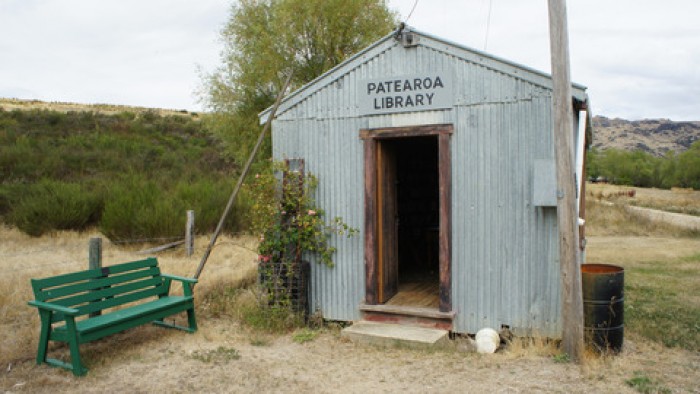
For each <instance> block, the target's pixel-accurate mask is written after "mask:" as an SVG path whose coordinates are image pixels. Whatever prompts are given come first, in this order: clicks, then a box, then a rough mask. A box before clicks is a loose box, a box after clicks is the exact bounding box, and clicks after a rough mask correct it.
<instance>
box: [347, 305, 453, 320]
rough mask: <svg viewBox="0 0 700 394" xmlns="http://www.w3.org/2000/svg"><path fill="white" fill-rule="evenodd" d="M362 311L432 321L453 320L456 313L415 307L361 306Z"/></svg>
mask: <svg viewBox="0 0 700 394" xmlns="http://www.w3.org/2000/svg"><path fill="white" fill-rule="evenodd" d="M360 310H361V311H363V312H381V313H391V314H395V315H406V316H420V317H427V318H431V319H453V318H454V317H455V313H454V312H441V311H439V310H437V309H435V308H422V307H415V306H398V305H360Z"/></svg>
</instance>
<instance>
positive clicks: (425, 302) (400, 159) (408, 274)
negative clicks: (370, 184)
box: [380, 136, 440, 308]
mask: <svg viewBox="0 0 700 394" xmlns="http://www.w3.org/2000/svg"><path fill="white" fill-rule="evenodd" d="M380 150H391V151H392V153H393V155H394V156H395V160H396V165H388V168H385V169H384V171H387V170H389V169H390V170H392V171H395V172H396V173H395V174H391V177H392V178H393V179H395V186H396V193H395V194H388V195H385V196H382V197H383V198H384V201H382V203H383V205H384V206H385V207H386V206H392V205H394V204H395V205H396V212H395V214H396V226H395V231H396V232H397V234H396V236H397V240H396V244H397V245H396V248H397V251H396V252H397V253H396V261H394V262H390V261H383V264H384V266H385V267H386V266H387V265H388V264H396V265H397V268H398V270H397V271H398V273H397V278H398V286H397V288H398V291H397V292H396V294H395V295H392V296H391V298H388V299H387V300H386V304H388V305H401V306H419V307H430V308H437V307H438V304H439V298H438V294H439V282H440V276H439V271H440V264H439V231H440V193H439V191H440V190H439V186H440V185H439V179H440V178H439V168H438V139H437V136H421V137H406V138H396V139H391V140H385V141H382V142H381V143H380ZM383 164H384V165H387V163H386V161H385V162H384V163H383ZM380 171H382V170H381V169H380ZM386 198H395V199H396V201H395V202H389V201H386ZM387 230H388V229H385V230H384V231H385V233H386V231H387Z"/></svg>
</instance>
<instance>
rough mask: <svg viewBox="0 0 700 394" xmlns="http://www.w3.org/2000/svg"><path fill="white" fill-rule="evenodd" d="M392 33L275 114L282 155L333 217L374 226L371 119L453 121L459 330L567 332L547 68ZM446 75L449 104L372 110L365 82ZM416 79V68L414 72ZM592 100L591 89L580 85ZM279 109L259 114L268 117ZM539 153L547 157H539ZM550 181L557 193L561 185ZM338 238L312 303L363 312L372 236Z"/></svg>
mask: <svg viewBox="0 0 700 394" xmlns="http://www.w3.org/2000/svg"><path fill="white" fill-rule="evenodd" d="M412 34H414V36H413V39H414V41H413V43H412V45H410V46H408V47H407V46H404V45H403V44H402V42H401V41H400V40H397V39H396V38H395V37H394V35H393V34H392V35H389V36H386V37H384V38H383V39H381V40H379V41H377V42H376V43H375V44H373V45H372V46H370V47H368V48H367V49H365V50H364V51H362V52H360V53H358V54H357V55H355V56H354V57H352V58H350V59H349V60H347V61H346V62H344V63H342V64H340V65H338V66H337V67H335V68H334V69H332V70H330V71H329V72H327V73H325V74H324V75H322V76H320V77H319V78H317V79H315V80H314V81H312V82H311V83H309V84H307V85H306V86H304V87H302V88H300V89H299V90H297V91H295V92H294V93H292V94H291V95H289V96H288V97H287V98H286V99H285V100H284V101H283V102H282V104H281V106H280V108H279V110H278V112H277V118H276V119H275V120H274V121H273V124H272V138H273V156H274V157H275V158H277V159H282V158H293V157H300V158H304V159H305V163H306V168H307V169H308V171H310V172H312V173H314V174H315V175H316V176H317V177H318V179H319V188H318V191H317V196H316V197H317V202H318V204H319V206H320V207H322V208H323V209H325V210H326V212H327V216H328V217H335V216H340V217H342V218H343V219H344V220H345V221H346V222H347V223H348V224H350V225H351V226H353V227H356V228H358V229H363V227H364V221H365V217H364V212H365V205H364V204H365V197H364V194H363V185H364V180H365V173H364V166H363V152H364V148H363V140H362V139H360V138H359V131H360V130H362V129H374V128H389V127H401V126H418V125H437V124H451V125H452V126H453V132H452V134H451V136H450V150H451V160H452V163H451V184H452V185H451V190H452V192H451V206H450V211H451V227H452V234H451V237H452V239H451V256H452V258H451V275H452V286H451V301H452V310H453V311H454V312H455V318H454V327H453V329H454V331H456V332H463V333H474V332H476V331H477V330H479V329H480V328H483V327H486V326H489V327H495V328H499V327H501V325H502V324H506V325H508V326H510V327H511V328H512V329H514V330H515V331H516V332H519V333H523V334H535V335H546V336H555V337H556V336H559V335H560V331H561V319H560V288H559V262H558V243H557V231H556V223H557V220H556V208H555V207H552V206H551V204H547V203H541V202H538V204H539V205H535V200H537V201H546V200H547V198H546V194H547V192H545V193H544V195H545V197H542V196H543V193H542V190H538V191H537V193H536V191H535V190H534V187H535V184H538V185H539V184H545V185H546V184H552V183H551V182H550V181H551V177H553V176H554V174H548V171H545V170H536V168H539V169H541V168H547V167H548V164H547V163H551V162H552V161H553V160H554V141H553V135H552V115H551V105H552V102H551V100H552V95H551V79H550V76H549V75H546V74H543V73H541V72H538V71H535V70H532V69H529V68H526V67H523V66H521V65H517V64H515V63H512V62H508V61H506V60H503V59H499V58H496V57H494V56H491V55H488V54H485V53H482V52H479V51H476V50H473V49H469V48H466V47H463V46H460V45H456V44H454V43H450V42H447V41H445V40H442V39H439V38H436V37H432V36H430V35H428V34H424V33H420V32H412ZM416 75H431V76H432V75H442V76H445V78H444V79H445V81H446V82H447V83H450V85H451V89H452V92H451V94H450V96H451V97H452V103H451V105H450V106H449V107H448V108H439V109H430V108H426V109H425V110H418V111H408V110H407V109H404V110H403V112H394V113H379V114H367V113H364V114H363V110H362V109H361V106H360V104H358V100H360V99H362V96H363V95H365V94H366V93H367V92H362V91H359V90H360V89H362V88H363V87H364V86H367V83H366V81H373V80H382V79H386V78H389V79H390V80H393V79H394V78H396V79H399V80H402V81H403V80H404V76H416ZM409 80H410V78H409ZM573 94H574V99H575V100H576V101H579V102H586V101H587V97H586V92H585V88H584V87H582V86H580V85H574V87H573ZM268 113H269V110H268V111H265V112H263V113H261V115H260V118H261V121H265V120H266V117H267V115H268ZM536 163H539V164H536ZM553 192H554V190H551V191H550V192H549V193H553ZM331 242H332V243H333V244H334V245H335V246H336V247H337V249H338V252H337V254H336V256H335V258H334V260H335V262H336V266H335V267H334V268H327V267H324V266H321V265H313V268H312V283H311V289H312V294H311V302H312V307H313V308H318V309H319V310H320V311H322V313H323V315H324V317H325V318H327V319H334V320H358V319H359V318H360V310H359V306H360V304H361V303H362V302H363V301H364V300H365V298H366V294H365V289H366V283H365V281H366V272H365V262H364V254H365V251H364V242H363V235H362V234H361V235H360V236H357V237H354V238H351V239H345V238H334V239H332V240H331Z"/></svg>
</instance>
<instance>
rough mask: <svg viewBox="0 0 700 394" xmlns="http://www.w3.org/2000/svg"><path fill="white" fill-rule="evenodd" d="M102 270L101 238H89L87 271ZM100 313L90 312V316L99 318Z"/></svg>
mask: <svg viewBox="0 0 700 394" xmlns="http://www.w3.org/2000/svg"><path fill="white" fill-rule="evenodd" d="M100 268H102V238H99V237H96V238H90V244H89V247H88V269H91V270H94V269H100ZM101 314H102V312H100V311H97V312H92V313H90V316H91V317H92V316H99V315H101Z"/></svg>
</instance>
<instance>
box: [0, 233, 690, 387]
mask: <svg viewBox="0 0 700 394" xmlns="http://www.w3.org/2000/svg"><path fill="white" fill-rule="evenodd" d="M0 232H1V234H0V236H2V238H1V239H2V242H0V260H2V265H3V266H4V267H5V268H6V270H7V269H9V268H11V273H13V275H15V276H14V277H8V276H5V280H11V281H12V282H14V283H15V285H14V286H10V285H9V284H8V283H6V282H4V283H3V289H6V290H7V289H9V288H12V287H14V288H15V289H18V290H17V294H16V295H15V296H14V297H15V298H12V299H8V298H6V299H4V300H3V301H2V302H3V304H2V305H0V313H2V314H1V315H0V316H1V317H2V321H1V322H0V325H4V326H2V331H3V337H5V340H4V342H0V344H2V345H3V346H2V348H1V349H0V353H5V354H4V355H3V354H0V360H9V361H7V362H4V363H3V365H0V368H1V369H0V391H3V392H45V391H51V392H124V391H126V392H144V393H145V392H155V391H160V392H163V391H168V392H311V391H313V392H322V393H323V392H328V393H333V392H349V393H355V392H406V393H413V392H493V391H496V392H533V391H534V392H574V393H579V392H581V393H582V392H635V391H634V389H633V388H632V387H631V386H630V385H629V384H628V383H626V382H627V381H630V380H631V379H635V378H636V377H643V378H645V379H648V380H649V381H650V382H651V384H652V387H657V389H658V388H661V389H670V390H672V391H677V392H700V384H698V376H700V354H699V353H698V352H690V351H685V350H681V349H669V348H665V347H663V346H662V345H659V344H656V343H653V342H650V341H648V340H645V339H642V338H637V337H635V336H633V335H629V334H628V333H625V345H624V349H623V351H622V353H621V354H620V355H619V356H616V357H611V356H609V357H603V358H598V357H593V356H589V357H587V359H586V360H587V362H586V364H585V365H584V366H582V367H581V366H578V365H576V364H573V363H569V362H562V361H564V360H561V359H559V358H557V357H554V356H553V355H554V354H555V353H556V351H553V349H552V347H551V346H549V345H543V344H535V345H530V346H523V345H520V344H515V345H513V346H511V347H510V348H506V349H502V350H500V351H499V352H497V353H496V354H493V355H480V354H477V353H474V352H472V351H470V349H471V348H470V346H469V343H468V340H467V339H457V340H455V341H453V342H452V344H451V346H450V347H449V348H447V349H441V350H434V351H426V350H413V349H407V348H376V347H371V346H367V345H359V344H354V343H351V342H348V341H346V340H344V339H343V338H341V337H340V334H339V329H338V328H337V327H329V328H326V329H323V330H321V332H320V333H319V334H318V336H317V337H316V338H315V339H313V340H311V341H309V342H306V343H302V344H300V343H297V342H295V341H294V340H293V337H294V334H293V333H289V334H285V335H275V336H270V335H264V334H260V333H256V332H253V331H251V329H249V328H247V327H242V326H241V325H240V324H239V323H238V322H236V321H235V320H232V319H224V318H211V317H206V316H207V314H206V313H201V314H200V318H199V321H198V323H199V327H200V329H199V331H198V332H196V333H195V334H186V333H183V332H179V331H174V330H166V329H162V328H158V327H151V326H146V327H140V328H137V329H133V330H129V331H126V332H124V333H121V334H118V335H115V336H113V337H110V338H108V339H104V340H100V341H97V342H93V343H89V344H86V345H83V346H82V347H81V353H82V355H83V358H84V362H85V364H86V365H87V366H88V368H89V369H90V372H89V373H88V375H87V376H85V377H83V378H75V377H73V375H72V374H70V372H68V371H65V370H61V369H56V368H51V367H48V366H46V365H41V366H37V365H36V364H35V363H34V361H33V357H34V354H35V349H34V346H35V341H36V339H35V338H36V337H38V328H39V327H38V319H36V318H35V316H34V315H35V314H36V312H35V311H34V310H32V309H31V308H29V307H25V305H26V304H24V303H25V302H26V300H27V299H30V298H31V294H30V292H29V291H28V289H27V288H28V287H29V285H28V279H27V278H28V277H32V276H37V275H38V272H41V273H46V272H48V274H53V272H56V271H58V272H60V271H61V270H66V269H71V268H74V265H75V267H78V266H81V265H82V264H84V262H86V251H87V239H88V238H89V237H90V236H91V235H93V234H74V233H61V234H58V235H56V236H53V237H42V238H39V239H31V238H28V237H25V236H23V235H21V234H19V233H18V232H16V230H9V229H2V231H0ZM254 242H255V240H251V239H233V238H227V239H223V240H222V244H221V246H219V247H217V248H216V249H215V252H214V253H213V254H212V261H211V262H210V263H209V264H211V266H207V270H208V271H206V270H205V274H204V275H203V284H202V286H205V287H206V286H213V285H214V282H213V279H211V278H215V277H225V278H227V280H233V279H235V278H236V277H240V276H241V275H243V273H245V272H247V271H249V270H250V269H251V267H254V265H253V263H252V261H253V258H254V257H255V254H254V253H253V252H252V251H251V250H250V249H252V246H251V245H254ZM198 244H202V245H206V239H200V240H198ZM56 249H60V250H61V251H60V252H56ZM104 249H105V256H106V257H105V260H108V261H111V260H123V259H126V258H131V257H133V256H134V255H135V250H133V249H128V248H127V249H124V248H123V247H116V246H115V245H111V244H108V243H107V244H106V245H105V246H104ZM698 250H700V240H691V239H673V238H654V237H592V238H591V239H590V240H589V248H588V258H589V261H598V262H609V263H618V264H624V263H626V262H630V261H639V260H643V259H650V260H659V259H673V258H676V257H680V256H684V255H689V254H696V253H697V252H698ZM28 251H31V252H33V254H29V255H28V254H27V252H28ZM196 256H201V249H200V250H199V253H197V254H196ZM159 259H160V260H161V261H162V262H163V263H162V264H163V266H164V271H166V272H175V273H179V274H188V275H191V273H192V272H193V271H194V268H195V267H196V265H197V263H198V259H196V258H187V257H184V256H183V255H182V253H181V252H167V253H164V254H163V256H162V257H159ZM46 261H55V262H63V263H65V266H52V267H48V268H51V269H48V268H47V267H46ZM42 262H43V263H42ZM41 264H44V266H45V267H44V268H32V269H29V268H28V265H32V266H34V267H37V266H41ZM18 265H19V266H18ZM207 272H208V274H207ZM9 304H12V305H9ZM20 305H21V306H20ZM14 309H17V310H21V313H20V312H12V310H14ZM23 319H24V320H27V321H28V323H27V324H20V325H19V326H17V325H14V324H18V323H17V322H18V321H21V320H23ZM8 337H9V338H13V337H14V338H30V339H25V340H23V341H22V340H17V341H15V342H12V341H8V340H7V338H8ZM6 352H10V353H11V354H8V353H6ZM53 352H54V354H53V356H56V355H58V356H59V357H61V356H65V355H66V354H67V350H66V349H65V348H59V349H54V350H53ZM654 385H656V386H654Z"/></svg>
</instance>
